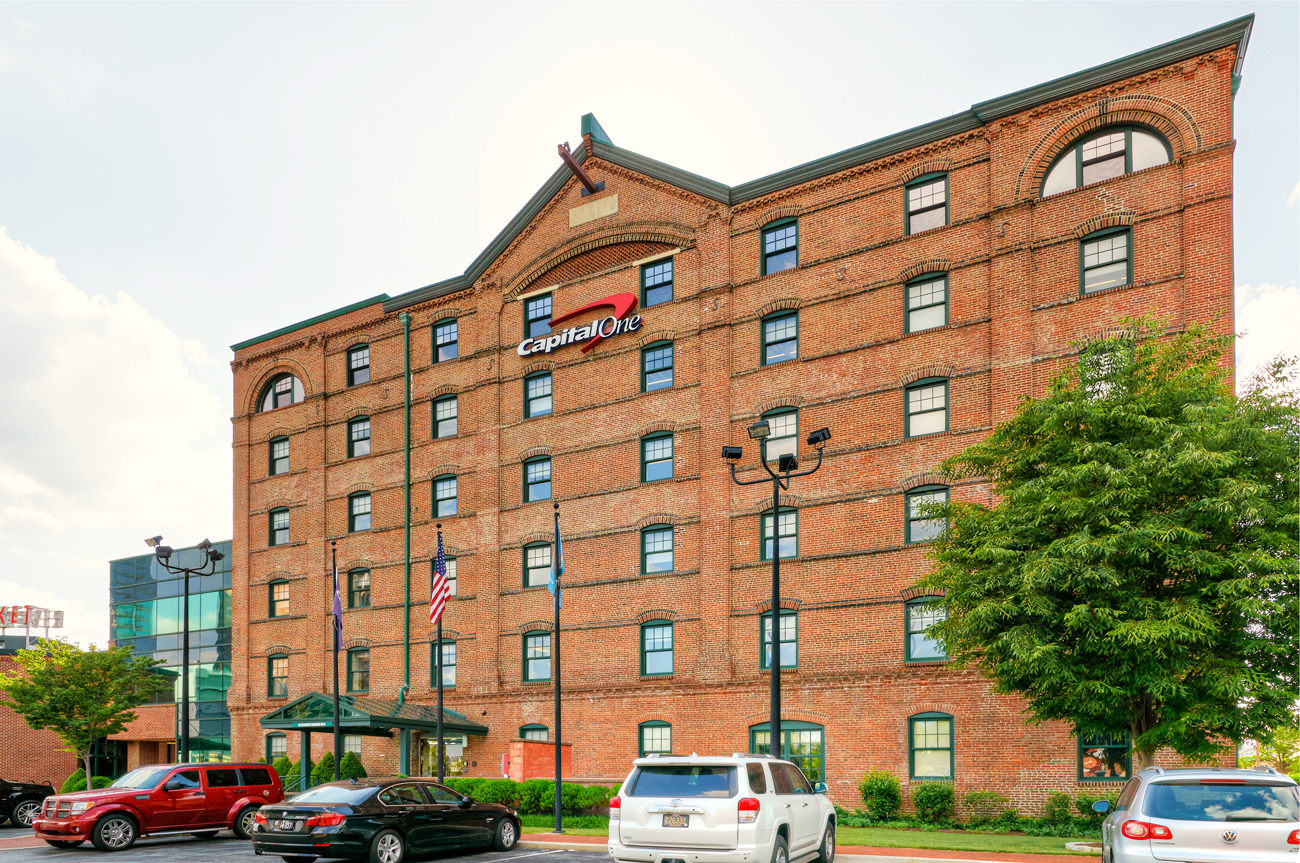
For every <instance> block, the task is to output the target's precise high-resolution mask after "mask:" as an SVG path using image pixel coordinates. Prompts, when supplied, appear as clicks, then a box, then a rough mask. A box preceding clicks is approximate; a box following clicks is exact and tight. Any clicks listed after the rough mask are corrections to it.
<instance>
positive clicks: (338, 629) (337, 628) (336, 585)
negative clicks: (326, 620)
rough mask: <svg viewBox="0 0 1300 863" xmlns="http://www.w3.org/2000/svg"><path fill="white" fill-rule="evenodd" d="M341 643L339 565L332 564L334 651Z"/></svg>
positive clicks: (336, 651) (341, 619) (341, 608)
mask: <svg viewBox="0 0 1300 863" xmlns="http://www.w3.org/2000/svg"><path fill="white" fill-rule="evenodd" d="M342 643H343V600H342V598H341V597H340V596H339V565H338V563H337V562H335V564H334V652H335V653H338V651H339V646H340V645H341V644H342Z"/></svg>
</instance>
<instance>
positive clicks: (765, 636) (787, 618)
mask: <svg viewBox="0 0 1300 863" xmlns="http://www.w3.org/2000/svg"><path fill="white" fill-rule="evenodd" d="M761 626H762V629H761V630H760V632H761V636H762V649H761V651H760V652H759V662H760V664H759V667H760V668H762V669H764V670H766V669H769V668H771V667H772V612H770V611H769V612H766V613H765V614H763V616H762V624H761ZM780 651H781V667H782V668H798V667H799V613H798V612H797V611H782V612H781V632H780Z"/></svg>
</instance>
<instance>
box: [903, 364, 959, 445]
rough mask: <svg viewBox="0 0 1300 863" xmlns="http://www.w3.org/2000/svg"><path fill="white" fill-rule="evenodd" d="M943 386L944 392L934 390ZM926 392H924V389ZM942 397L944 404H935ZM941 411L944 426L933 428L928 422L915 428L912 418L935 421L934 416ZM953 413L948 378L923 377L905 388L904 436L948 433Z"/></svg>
mask: <svg viewBox="0 0 1300 863" xmlns="http://www.w3.org/2000/svg"><path fill="white" fill-rule="evenodd" d="M940 386H942V388H943V390H942V393H938V394H936V393H935V392H933V390H934V389H935V388H936V387H940ZM923 390H924V391H926V392H924V393H923V392H922V391H923ZM936 395H937V398H940V399H942V400H943V404H942V405H938V406H935V404H934V402H935V401H936V400H937V399H936ZM940 411H942V412H943V428H932V427H930V426H929V425H928V424H927V425H921V427H920V428H918V429H915V430H913V428H912V418H913V417H914V416H915V417H918V418H920V417H924V418H925V421H926V422H927V423H928V422H933V417H934V415H935V414H938V413H939V412H940ZM951 414H952V405H951V401H950V399H949V397H948V379H947V378H923V379H921V380H919V381H913V382H912V383H910V384H908V385H907V386H905V387H904V388H903V436H904V437H905V438H912V437H924V436H925V435H932V434H946V433H947V432H948V430H949V428H950V427H951V426H950V422H949V420H950V417H951Z"/></svg>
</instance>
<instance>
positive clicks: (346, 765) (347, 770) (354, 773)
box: [339, 752, 366, 779]
mask: <svg viewBox="0 0 1300 863" xmlns="http://www.w3.org/2000/svg"><path fill="white" fill-rule="evenodd" d="M339 776H340V777H341V778H343V779H365V778H366V768H365V767H364V766H362V764H361V759H360V758H358V757H357V754H356V753H355V752H347V753H344V755H343V760H342V761H340V762H339Z"/></svg>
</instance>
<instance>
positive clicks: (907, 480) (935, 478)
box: [898, 473, 948, 492]
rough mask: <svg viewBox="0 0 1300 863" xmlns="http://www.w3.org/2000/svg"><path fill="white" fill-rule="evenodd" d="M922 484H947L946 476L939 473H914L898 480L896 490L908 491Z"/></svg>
mask: <svg viewBox="0 0 1300 863" xmlns="http://www.w3.org/2000/svg"><path fill="white" fill-rule="evenodd" d="M923 485H943V486H946V485H948V478H947V477H946V476H944V475H943V474H939V473H914V474H912V475H911V476H909V477H904V478H903V479H900V480H899V481H898V490H899V491H901V492H909V491H911V490H912V489H914V488H920V487H921V486H923Z"/></svg>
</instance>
